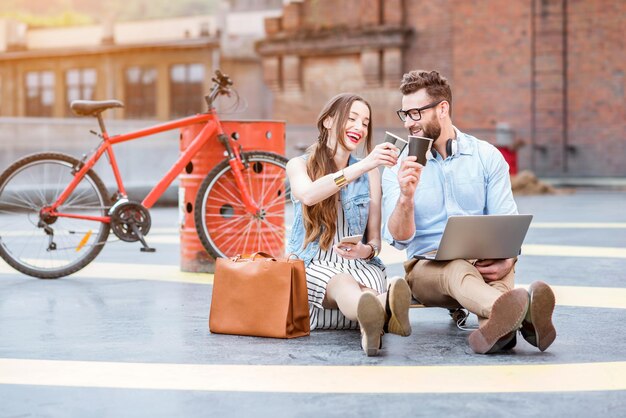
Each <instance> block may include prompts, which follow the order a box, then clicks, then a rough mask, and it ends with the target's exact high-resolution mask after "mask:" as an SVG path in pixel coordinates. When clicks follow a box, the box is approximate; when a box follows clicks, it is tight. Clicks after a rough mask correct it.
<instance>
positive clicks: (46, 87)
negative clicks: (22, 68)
mask: <svg viewBox="0 0 626 418" xmlns="http://www.w3.org/2000/svg"><path fill="white" fill-rule="evenodd" d="M25 84H26V109H25V110H26V111H25V112H24V113H26V116H41V117H46V116H48V117H50V116H52V108H53V106H54V73H53V72H52V71H29V72H27V73H26V79H25Z"/></svg>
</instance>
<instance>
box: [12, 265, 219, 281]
mask: <svg viewBox="0 0 626 418" xmlns="http://www.w3.org/2000/svg"><path fill="white" fill-rule="evenodd" d="M0 274H20V273H18V272H17V271H16V270H14V269H13V268H12V267H11V266H9V265H8V264H6V263H5V262H4V261H3V260H0ZM68 277H69V279H71V278H84V279H120V280H129V279H134V280H154V281H159V282H176V283H195V284H213V274H209V273H187V272H182V271H180V267H179V266H175V265H160V264H137V263H133V264H127V263H102V262H93V263H91V264H89V265H88V266H87V267H85V268H84V269H82V270H80V271H78V272H76V273H74V274H72V275H70V276H68Z"/></svg>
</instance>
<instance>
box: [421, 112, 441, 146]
mask: <svg viewBox="0 0 626 418" xmlns="http://www.w3.org/2000/svg"><path fill="white" fill-rule="evenodd" d="M423 135H424V136H425V137H426V138H430V139H432V140H433V142H434V141H436V140H437V138H439V135H441V124H440V123H439V120H438V119H437V118H433V120H431V121H429V122H428V123H427V124H426V125H423Z"/></svg>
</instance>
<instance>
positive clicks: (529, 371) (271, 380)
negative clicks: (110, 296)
mask: <svg viewBox="0 0 626 418" xmlns="http://www.w3.org/2000/svg"><path fill="white" fill-rule="evenodd" d="M469 382H471V384H470V383H469ZM0 384H8V385H36V386H70V387H97V388H128V389H159V390H194V391H211V392H278V393H519V392H580V391H613V390H626V362H603V363H580V364H550V365H514V366H250V365H207V364H150V363H113V362H91V361H53V360H22V359H0Z"/></svg>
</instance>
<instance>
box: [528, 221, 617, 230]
mask: <svg viewBox="0 0 626 418" xmlns="http://www.w3.org/2000/svg"><path fill="white" fill-rule="evenodd" d="M530 227H531V228H558V229H566V228H567V229H624V228H626V222H533V223H531V224H530Z"/></svg>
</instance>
